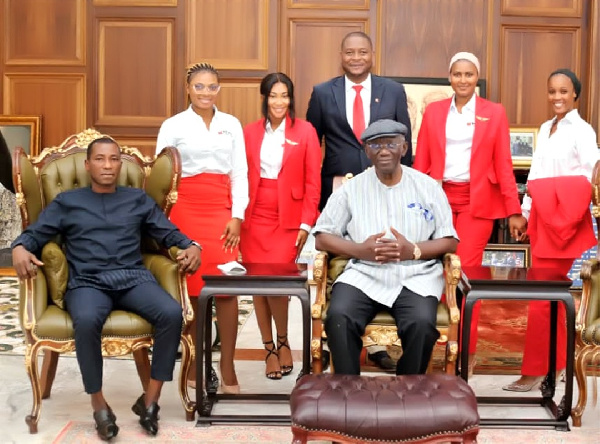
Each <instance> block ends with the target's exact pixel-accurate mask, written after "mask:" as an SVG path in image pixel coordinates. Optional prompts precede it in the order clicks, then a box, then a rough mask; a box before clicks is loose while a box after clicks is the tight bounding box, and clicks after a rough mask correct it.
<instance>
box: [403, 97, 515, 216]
mask: <svg viewBox="0 0 600 444" xmlns="http://www.w3.org/2000/svg"><path fill="white" fill-rule="evenodd" d="M451 102H452V99H451V98H450V99H445V100H440V101H439V102H433V103H431V104H430V105H429V106H428V107H427V109H426V110H425V114H424V115H423V121H422V123H421V129H420V130H419V137H418V139H417V149H416V152H417V154H416V156H415V162H414V164H413V168H415V169H417V170H419V171H422V172H423V173H425V174H428V175H429V176H431V177H433V178H434V179H436V180H442V178H443V175H444V168H445V166H446V120H447V118H448V111H449V110H450V103H451ZM469 168H470V175H471V196H470V203H471V214H472V215H473V216H475V217H479V218H482V219H500V218H503V217H508V216H511V215H513V214H521V205H520V203H519V195H518V193H517V184H516V181H515V176H514V174H513V165H512V158H511V154H510V135H509V129H508V120H507V118H506V113H505V112H504V107H503V106H502V105H500V104H498V103H494V102H490V101H489V100H485V99H482V98H481V97H479V96H477V97H476V98H475V131H474V133H473V145H472V147H471V163H470V167H469Z"/></svg>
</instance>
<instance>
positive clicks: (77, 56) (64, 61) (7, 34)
mask: <svg viewBox="0 0 600 444" xmlns="http://www.w3.org/2000/svg"><path fill="white" fill-rule="evenodd" d="M17 1H19V0H6V2H5V4H4V14H3V15H4V25H5V31H4V53H5V57H6V66H15V65H26V66H27V65H53V66H57V65H62V66H83V65H85V64H86V46H85V42H86V27H85V23H86V7H85V5H86V2H85V1H81V0H73V2H74V6H75V15H76V23H75V35H74V36H73V39H74V40H75V53H74V54H73V57H72V58H50V57H22V56H21V57H18V56H12V55H11V48H10V42H11V37H14V38H20V39H23V33H24V31H23V29H22V28H20V26H21V25H22V24H21V23H19V22H17V21H15V20H11V19H10V5H11V3H12V2H17ZM61 1H63V2H66V1H67V0H61ZM0 4H1V3H0ZM30 14H31V16H33V17H35V16H36V15H37V14H36V12H35V11H31V12H30Z"/></svg>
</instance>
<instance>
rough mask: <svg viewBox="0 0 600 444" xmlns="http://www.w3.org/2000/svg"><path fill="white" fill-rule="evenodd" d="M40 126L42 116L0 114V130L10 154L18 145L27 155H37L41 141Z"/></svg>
mask: <svg viewBox="0 0 600 444" xmlns="http://www.w3.org/2000/svg"><path fill="white" fill-rule="evenodd" d="M41 126H42V116H21V115H0V131H1V132H2V136H3V137H4V140H6V144H7V145H8V149H9V150H10V153H11V155H12V154H13V153H14V151H15V148H17V147H18V146H20V147H22V148H23V149H24V150H25V152H26V153H27V154H28V155H29V156H31V157H35V156H37V155H38V154H39V153H40V146H41V142H42V132H41Z"/></svg>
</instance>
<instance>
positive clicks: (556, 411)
mask: <svg viewBox="0 0 600 444" xmlns="http://www.w3.org/2000/svg"><path fill="white" fill-rule="evenodd" d="M463 273H464V275H465V276H466V277H467V279H468V283H469V286H470V291H468V293H467V295H466V299H465V307H464V314H463V323H462V332H461V336H462V348H461V355H460V359H461V374H460V376H461V377H462V378H463V379H464V380H465V381H468V367H469V365H468V361H469V340H470V331H471V328H470V326H471V319H472V311H473V306H474V304H475V303H476V302H477V301H480V300H484V299H496V300H498V299H504V300H521V301H550V305H551V308H550V332H549V335H550V356H549V371H548V374H547V375H546V379H545V381H544V382H543V383H542V397H541V398H537V397H517V396H503V397H495V396H493V397H479V396H478V397H477V402H478V403H480V404H515V405H516V404H527V405H532V404H533V405H534V404H540V405H541V406H542V407H545V408H546V409H547V410H548V411H549V413H550V415H551V418H548V419H533V418H532V419H528V418H512V419H511V418H502V419H499V418H494V419H491V418H490V419H486V418H481V425H483V426H485V425H487V426H541V427H548V426H553V427H555V428H556V429H557V430H566V431H568V430H569V423H568V418H569V414H570V412H571V404H572V401H573V363H574V353H575V303H574V301H573V297H572V295H571V293H570V292H569V288H570V286H571V280H570V279H569V278H567V277H566V276H564V275H561V274H560V273H559V272H557V271H556V270H553V269H545V268H510V267H463ZM558 302H561V303H562V304H564V306H565V309H566V318H567V367H566V387H565V394H564V396H563V397H562V400H561V402H560V403H559V405H556V403H555V402H554V400H553V399H552V398H553V397H554V392H555V388H556V331H557V328H556V319H557V311H558Z"/></svg>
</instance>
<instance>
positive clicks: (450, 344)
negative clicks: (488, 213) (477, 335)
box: [311, 252, 461, 375]
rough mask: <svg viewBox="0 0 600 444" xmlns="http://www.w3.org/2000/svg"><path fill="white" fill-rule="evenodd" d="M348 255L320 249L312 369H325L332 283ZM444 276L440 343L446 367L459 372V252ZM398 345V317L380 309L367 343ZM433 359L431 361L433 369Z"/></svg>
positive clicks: (368, 331)
mask: <svg viewBox="0 0 600 444" xmlns="http://www.w3.org/2000/svg"><path fill="white" fill-rule="evenodd" d="M346 262H347V259H343V258H340V257H334V258H332V259H329V258H328V255H327V253H325V252H319V253H317V255H316V257H315V261H314V265H313V280H314V282H315V284H316V300H315V302H314V304H313V305H312V310H311V311H312V313H311V314H312V339H311V355H312V371H313V373H321V372H322V370H323V369H322V361H321V355H322V352H323V340H324V339H325V338H326V334H325V330H324V328H323V325H324V323H325V318H326V316H327V307H328V305H329V296H330V292H331V284H332V283H333V282H334V281H335V279H336V278H337V277H338V276H339V275H340V274H341V272H342V271H343V270H344V267H345V266H346ZM444 276H445V281H446V289H445V294H446V302H440V303H439V304H438V312H437V329H438V331H439V332H440V338H439V339H438V341H437V344H438V345H442V346H445V359H444V371H445V372H446V373H449V374H452V375H454V374H455V371H456V370H455V365H456V358H457V355H458V327H459V321H460V311H459V309H458V306H457V303H456V288H457V286H458V285H459V283H460V281H461V268H460V259H459V257H458V256H457V255H455V254H446V255H445V256H444ZM370 345H383V346H388V345H397V346H401V343H400V339H399V338H398V332H397V330H396V324H395V322H394V318H393V317H392V316H391V315H390V314H389V313H387V312H380V313H378V314H377V316H375V318H374V319H373V320H372V321H371V323H369V324H368V325H367V327H366V329H365V334H364V336H363V346H364V347H368V346H370ZM431 368H432V363H431V361H430V362H429V369H430V370H431Z"/></svg>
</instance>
